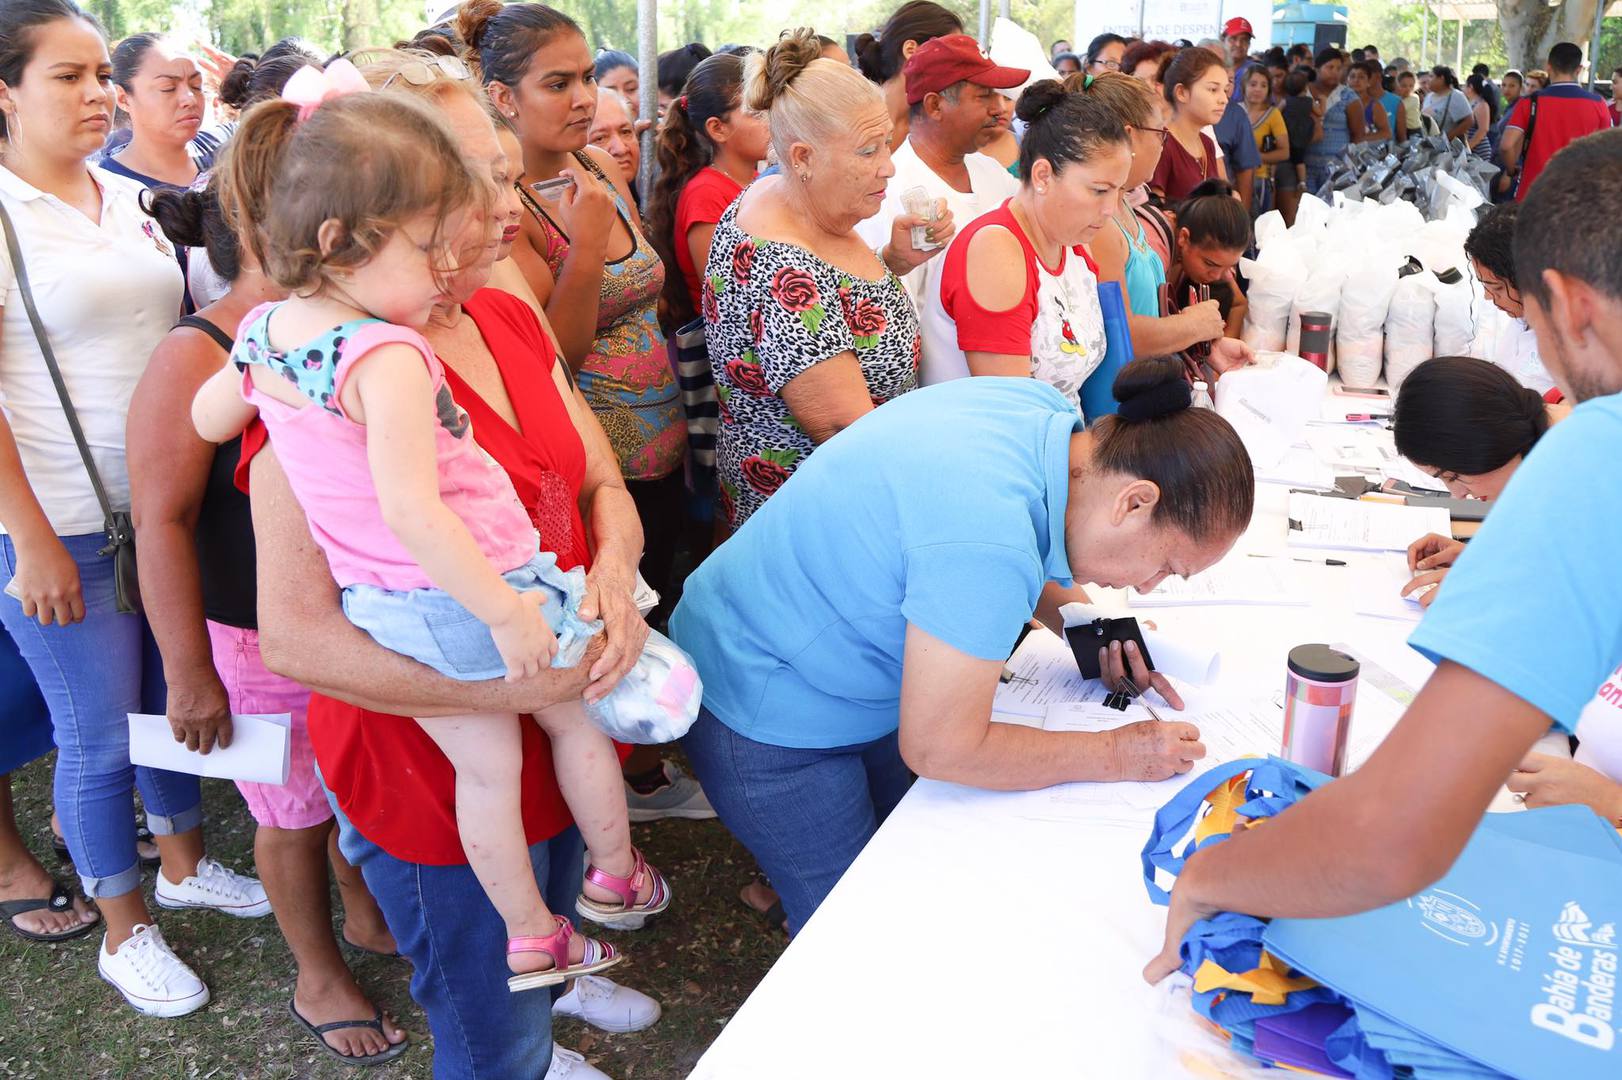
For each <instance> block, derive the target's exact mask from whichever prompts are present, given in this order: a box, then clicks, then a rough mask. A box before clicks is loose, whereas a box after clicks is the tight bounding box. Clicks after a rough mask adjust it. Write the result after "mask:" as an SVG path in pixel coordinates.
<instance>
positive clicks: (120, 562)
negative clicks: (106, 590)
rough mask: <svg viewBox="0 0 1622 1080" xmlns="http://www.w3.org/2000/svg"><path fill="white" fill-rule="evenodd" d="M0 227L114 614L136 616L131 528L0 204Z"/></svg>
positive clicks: (8, 217) (137, 592)
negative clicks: (101, 543) (110, 495)
mask: <svg viewBox="0 0 1622 1080" xmlns="http://www.w3.org/2000/svg"><path fill="white" fill-rule="evenodd" d="M0 225H3V226H4V227H5V231H6V253H7V254H8V255H10V256H11V269H12V272H13V273H15V274H16V275H17V288H18V290H19V291H21V292H22V294H23V307H24V308H26V309H27V311H28V321H29V323H30V324H32V326H33V327H34V338H35V340H36V341H38V342H39V352H40V355H41V356H43V357H44V358H45V366H46V368H48V369H49V370H50V372H51V381H52V382H53V383H55V384H56V396H57V397H59V398H61V399H62V411H63V412H64V413H66V414H67V418H68V430H69V431H71V432H73V441H74V442H75V443H76V444H78V447H79V456H80V457H81V458H83V459H84V467H85V471H86V472H88V473H89V474H90V486H91V487H92V488H93V489H95V492H96V501H97V502H98V503H100V504H101V514H102V518H103V521H104V524H103V528H104V529H105V530H106V533H107V546H106V547H104V548H102V549H101V551H100V552H99V553H98V554H101V555H111V556H112V557H113V586H114V590H115V592H116V594H117V603H118V610H119V612H120V613H121V614H125V615H136V614H140V611H141V588H140V584H139V583H138V582H137V581H136V579H135V526H134V524H133V523H132V522H131V521H130V516H129V514H128V513H126V512H124V511H122V510H117V511H115V510H114V509H113V504H112V503H111V502H110V501H108V499H107V489H106V488H105V487H103V486H102V483H101V474H100V473H99V472H97V471H96V462H95V459H94V458H92V457H91V456H90V446H89V444H88V443H86V442H85V437H84V429H83V428H82V427H80V426H79V414H78V413H77V412H75V411H74V409H73V401H72V399H71V398H69V397H68V386H67V383H65V382H63V381H62V369H61V368H59V367H58V366H57V364H56V353H54V352H52V351H51V339H50V338H49V337H47V336H46V335H45V323H44V322H43V321H41V319H40V317H39V309H38V308H36V307H35V306H34V290H33V289H31V288H30V287H29V285H28V268H27V266H25V265H24V263H23V253H22V248H20V247H19V246H18V245H17V231H16V229H15V228H14V227H13V226H12V224H11V215H10V214H8V213H7V212H6V208H5V205H4V204H0Z"/></svg>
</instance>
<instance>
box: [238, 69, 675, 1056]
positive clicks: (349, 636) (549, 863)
mask: <svg viewBox="0 0 1622 1080" xmlns="http://www.w3.org/2000/svg"><path fill="white" fill-rule="evenodd" d="M396 62H397V63H400V64H404V63H409V62H410V58H408V57H407V58H397V60H396ZM425 66H426V65H425ZM371 67H372V66H371V65H369V67H368V72H367V74H368V77H372V76H373V75H374V72H373V71H372V70H371ZM413 73H414V74H416V75H417V76H418V80H419V81H420V80H422V79H432V78H434V77H435V76H433V75H432V74H425V73H424V72H421V71H416V70H415V69H413ZM402 81H404V82H407V83H408V84H410V80H395V83H394V84H391V85H397V84H399V83H400V82H402ZM411 85H414V84H411ZM402 89H406V87H402ZM465 98H466V95H460V96H459V95H454V94H447V95H445V96H443V97H442V98H441V99H440V104H441V106H442V108H443V109H444V112H445V116H446V119H447V120H448V121H450V122H451V125H452V128H453V130H454V131H455V133H456V134H457V136H458V137H459V138H460V140H461V141H462V143H463V145H464V149H465V151H466V154H467V156H468V158H469V160H470V161H480V162H484V161H488V162H489V163H490V164H489V167H490V168H491V170H492V174H493V176H494V177H495V178H496V179H497V181H498V185H497V186H498V187H499V188H500V189H501V192H502V194H503V195H505V194H506V193H507V192H509V191H510V190H511V186H510V185H509V184H501V183H499V181H500V180H501V178H502V176H503V174H504V172H505V171H509V170H512V169H514V168H515V166H514V165H513V163H511V162H508V161H507V160H506V156H505V154H504V153H502V151H501V148H500V143H499V142H498V141H497V139H496V135H495V131H494V129H493V127H492V126H491V124H490V121H489V119H488V117H487V116H486V115H484V114H483V113H482V112H480V110H479V109H477V108H468V107H466V106H467V105H468V104H469V102H468V101H467V100H465ZM492 209H493V215H492V222H491V233H490V236H491V244H490V247H489V249H488V257H487V258H486V259H484V260H482V261H481V262H480V263H479V264H477V265H475V266H472V267H469V268H468V269H467V270H464V271H462V272H461V273H460V274H459V275H457V276H456V277H455V278H454V279H453V281H452V288H451V293H452V295H453V296H454V297H455V298H456V300H458V301H460V302H455V303H450V304H447V305H446V306H445V307H443V308H442V309H440V310H437V311H436V312H435V315H434V318H433V320H432V321H431V322H430V324H429V326H428V327H427V328H426V329H425V330H424V336H425V337H427V338H428V340H429V343H430V344H431V345H433V347H434V350H435V352H436V353H437V354H438V356H439V358H440V359H441V360H442V361H443V362H444V365H445V374H446V378H447V380H448V381H449V383H450V387H451V392H452V394H453V395H454V396H455V398H456V401H457V404H458V405H460V406H461V407H462V409H463V410H464V411H466V412H467V414H468V416H469V417H470V418H471V419H472V421H473V435H474V438H475V440H476V441H477V442H478V443H479V445H480V446H481V447H482V448H483V449H484V450H485V451H486V452H487V453H489V454H490V456H491V457H492V458H494V459H495V461H496V462H497V463H498V464H499V465H501V466H502V468H503V469H504V470H505V471H506V472H507V474H508V476H509V477H510V478H511V480H512V482H513V487H514V489H515V490H516V491H517V493H518V496H519V498H520V499H521V500H522V501H523V503H524V505H525V506H527V507H528V508H529V510H530V515H531V517H532V518H533V519H534V521H535V526H536V528H537V530H539V532H540V533H541V536H542V542H543V543H544V544H546V545H547V548H548V550H552V551H556V552H557V555H558V563H559V565H560V566H562V567H564V568H566V569H568V568H572V567H575V566H585V567H586V568H587V578H586V581H587V597H586V600H585V601H584V603H582V605H581V615H582V617H583V618H592V617H600V618H602V619H603V620H604V623H605V632H604V634H603V635H602V637H603V642H604V646H598V645H596V644H595V643H594V647H593V649H592V650H589V651H588V652H587V656H586V661H585V662H584V663H582V664H580V665H578V666H577V667H576V668H574V669H568V670H548V671H546V672H543V673H542V674H541V675H539V676H537V677H535V678H533V679H528V680H525V681H524V682H521V683H508V682H505V681H503V680H494V681H491V682H486V683H466V682H456V681H452V680H450V679H446V678H444V677H443V676H440V675H439V674H437V673H435V672H434V671H432V670H431V669H429V668H426V667H423V666H422V665H419V664H417V663H415V662H413V661H411V660H407V659H406V658H405V657H403V656H400V655H399V654H396V653H392V652H390V651H388V650H386V649H383V648H382V647H381V646H378V645H377V644H375V643H374V642H373V641H372V640H371V638H370V637H368V636H367V635H366V634H364V633H363V632H361V631H358V630H356V629H355V628H354V627H353V626H352V625H351V624H350V623H349V622H348V620H347V619H346V618H345V617H344V615H343V612H342V609H341V608H340V606H339V601H338V589H337V586H336V585H335V584H334V582H333V581H332V578H331V576H330V574H329V573H328V572H327V568H326V561H325V559H324V558H323V557H322V556H321V554H320V551H319V549H318V548H316V547H315V546H314V541H313V540H312V538H311V536H310V533H309V526H308V523H307V521H306V519H305V517H304V513H303V511H302V510H301V509H300V508H299V505H298V502H297V500H296V499H295V498H294V497H293V494H292V491H291V489H290V488H289V487H288V485H287V480H286V477H285V476H284V475H283V473H282V471H281V467H280V465H279V464H278V463H277V462H276V460H275V455H274V453H273V452H272V451H270V450H268V449H262V448H263V447H264V437H263V431H262V429H256V430H255V431H250V432H249V433H248V435H245V436H244V439H243V449H242V460H243V462H244V466H243V468H244V470H246V471H248V472H249V475H250V476H251V480H252V485H251V491H252V499H253V507H254V532H255V537H256V540H257V542H258V555H259V561H260V565H263V566H275V567H277V568H278V570H277V573H276V574H274V575H265V576H264V578H263V580H262V582H261V585H262V587H261V591H260V595H259V626H260V634H261V636H260V644H261V649H262V652H263V655H264V658H265V662H266V665H267V666H268V667H270V668H271V669H272V670H274V671H276V672H278V673H279V674H282V675H285V676H287V677H289V678H292V679H296V680H297V681H298V682H300V683H302V684H304V685H305V686H308V687H311V688H313V689H315V690H316V691H317V693H315V694H314V696H313V697H312V698H311V699H310V707H309V730H310V741H311V743H312V744H313V746H314V748H315V755H316V761H317V764H318V766H319V767H320V770H321V777H322V780H323V782H324V783H325V785H326V787H327V789H328V791H329V792H330V793H331V796H332V800H333V803H334V805H335V807H336V809H337V810H338V818H339V828H340V841H339V843H340V847H341V849H342V851H343V852H344V854H345V856H346V857H347V858H348V859H349V860H350V862H352V863H354V864H355V865H356V866H358V867H360V869H361V872H362V874H364V876H365V878H366V883H367V885H368V887H369V888H370V889H371V891H372V894H373V895H374V896H375V897H376V899H377V901H378V904H379V906H381V907H382V909H383V912H384V915H385V917H386V919H387V921H388V925H389V928H390V929H391V930H393V931H394V934H395V939H396V941H397V942H398V944H399V948H400V952H401V953H402V954H403V955H404V956H406V957H408V958H409V959H410V960H411V962H412V964H413V966H414V968H415V974H414V977H413V979H412V995H413V997H414V998H415V999H416V1001H417V1002H418V1003H419V1004H420V1005H421V1006H422V1007H423V1009H424V1011H425V1012H426V1013H427V1015H428V1023H429V1026H430V1028H431V1029H432V1032H433V1036H434V1056H435V1061H434V1073H435V1075H436V1076H437V1077H486V1076H488V1077H501V1078H506V1077H516V1076H541V1075H545V1073H546V1069H547V1064H546V1063H547V1061H548V1056H549V1055H551V1054H553V1053H554V1051H555V1052H556V1054H557V1055H558V1060H561V1061H568V1062H571V1063H574V1062H578V1060H579V1059H578V1057H577V1056H575V1055H573V1054H571V1053H570V1052H569V1051H563V1050H557V1049H556V1048H555V1047H554V1046H553V1044H552V1041H551V1015H552V1011H553V1005H552V1003H551V1002H550V1001H549V1000H548V999H547V998H546V997H545V996H543V995H540V994H511V993H508V992H507V990H506V985H505V983H506V980H505V977H504V976H503V975H502V974H501V970H500V968H499V966H498V967H495V968H492V967H491V966H490V965H488V964H481V963H476V962H475V961H474V960H473V959H472V958H474V957H481V956H488V955H489V951H490V950H491V949H492V948H497V947H499V945H500V941H501V935H502V934H503V933H504V931H503V930H502V923H501V920H500V918H499V917H498V916H497V914H496V912H495V909H494V908H493V907H492V906H490V904H489V903H488V902H487V901H485V900H483V896H484V893H483V890H482V888H481V887H480V885H479V883H478V881H477V879H476V878H475V877H474V875H473V872H472V870H471V869H470V868H469V867H468V866H467V860H466V856H465V855H464V854H463V851H462V845H461V839H460V837H459V835H458V833H457V829H456V816H455V773H454V771H453V770H452V768H451V765H450V762H449V761H448V760H447V759H446V758H445V756H444V755H443V754H442V753H441V752H440V751H439V749H438V748H437V747H436V746H435V745H434V744H433V742H432V740H430V739H429V738H427V736H425V735H424V734H423V732H422V730H421V728H420V727H419V726H418V725H416V724H415V723H413V722H412V721H411V720H410V719H407V718H408V717H412V716H433V715H450V714H456V713H465V712H468V711H470V710H471V711H480V712H511V713H520V714H521V713H527V712H533V711H535V710H537V709H541V708H545V707H547V706H549V705H552V704H556V703H559V702H562V701H566V700H569V699H571V698H576V697H578V696H579V695H580V694H581V693H582V692H584V693H585V694H586V695H587V696H588V697H590V698H591V699H594V700H595V699H597V698H599V697H601V696H602V695H604V694H606V693H607V692H608V691H609V690H610V689H612V687H613V686H614V684H615V683H617V682H618V681H619V679H620V678H621V677H622V676H623V675H624V674H625V672H626V671H628V670H629V669H630V667H631V666H632V665H633V664H634V663H635V661H636V658H637V656H638V655H639V654H640V653H641V650H642V643H643V642H644V641H645V640H646V637H647V626H646V624H645V623H644V622H643V621H642V619H641V616H640V615H639V614H638V613H637V610H636V606H635V604H634V602H633V601H632V591H633V588H634V585H635V581H636V567H637V562H638V560H639V559H640V557H641V554H642V531H641V526H640V524H639V522H638V519H637V514H636V507H635V505H634V504H633V503H632V501H631V498H630V495H629V494H628V493H627V492H626V489H625V485H624V481H623V479H622V478H621V476H620V473H619V469H618V466H617V464H616V458H615V455H614V452H613V449H612V448H611V447H610V445H609V443H608V439H607V437H606V436H605V435H604V434H603V431H602V428H601V427H600V426H599V424H598V423H597V421H596V419H595V417H594V416H593V414H592V413H591V411H590V409H589V408H588V407H587V406H586V405H585V403H584V401H583V400H582V399H581V397H580V394H579V392H578V391H577V390H576V389H575V388H574V386H573V384H572V381H571V380H570V379H569V377H568V371H567V369H566V367H565V366H564V365H563V364H562V363H560V362H559V361H558V356H557V351H556V348H555V346H554V344H553V341H552V339H551V337H550V336H549V333H548V331H547V329H546V328H545V327H544V326H543V324H542V323H541V322H540V321H539V319H537V317H536V315H535V313H534V311H533V309H531V308H530V306H529V305H528V304H526V303H524V302H523V301H521V300H519V299H517V298H515V297H513V296H511V295H510V294H507V293H504V292H501V291H498V290H495V289H488V288H484V287H483V286H484V284H485V282H487V281H488V280H489V278H490V275H491V271H492V268H493V266H494V263H495V260H496V258H497V257H498V256H501V255H504V254H505V249H506V248H507V247H508V246H510V244H509V243H501V242H500V237H501V235H502V226H504V225H506V224H507V222H508V221H509V220H511V215H510V210H511V207H509V206H505V205H497V206H495V207H493V208H492ZM255 435H257V438H252V437H251V436H255ZM238 475H239V481H240V480H241V479H242V473H241V472H239V474H238ZM521 729H522V732H523V735H522V738H523V745H522V763H521V770H522V775H521V790H522V792H523V803H522V816H523V822H524V834H525V839H526V841H527V842H528V843H529V844H530V854H531V861H532V864H533V865H534V868H535V873H536V877H537V880H538V881H539V882H540V883H541V885H542V892H543V895H544V896H545V897H546V900H547V903H548V904H549V905H552V906H554V907H555V908H556V909H557V910H560V911H563V910H568V909H569V907H570V906H572V904H573V901H574V897H575V895H576V893H577V892H578V882H579V876H580V860H581V852H582V850H583V849H582V844H581V840H580V836H579V833H578V832H577V831H576V830H575V829H574V828H573V827H572V825H571V822H570V818H569V812H568V808H567V806H566V805H565V803H564V801H563V797H562V795H561V794H560V793H559V791H558V785H557V780H556V777H555V775H554V773H553V769H552V759H551V752H550V749H549V747H548V745H547V742H546V738H545V736H544V734H542V732H541V731H540V730H539V728H538V727H537V726H536V725H534V724H524V725H521ZM571 881H572V882H573V884H572V885H571V884H569V883H570V882H571ZM604 982H605V983H606V980H604ZM606 985H607V986H608V987H611V988H612V990H613V994H614V998H613V1000H612V1001H611V1002H610V1006H611V1008H613V1009H614V1010H617V1011H618V1012H620V1013H621V1014H624V1016H630V1017H632V1018H633V1020H634V1022H639V1023H640V1024H642V1025H643V1026H645V1025H646V1024H647V1023H651V1022H652V1020H653V1019H656V1018H657V1016H658V1007H657V1006H656V1005H655V1004H654V1003H653V1002H652V1001H651V1000H650V999H648V998H646V997H645V996H644V995H640V994H636V993H635V992H634V991H630V990H627V989H625V988H623V987H613V985H612V984H611V983H610V984H606ZM556 1008H557V1010H558V1011H559V1012H563V1013H568V1014H571V1015H582V1014H585V1018H586V1019H587V1020H588V1021H589V1020H590V1019H592V1006H591V1005H589V1004H586V1003H585V1000H584V997H583V996H582V995H580V994H579V993H578V991H571V992H570V993H568V994H565V995H564V997H563V998H562V999H560V1001H559V1002H558V1003H557V1005H556ZM624 1016H622V1021H623V1018H624ZM637 1017H640V1018H641V1019H640V1020H636V1019H635V1018H637ZM588 1069H589V1066H584V1065H583V1064H574V1073H573V1075H574V1076H576V1077H581V1078H583V1080H584V1078H586V1077H590V1076H592V1075H594V1074H595V1070H592V1071H589V1072H588V1071H586V1070H588ZM595 1075H600V1074H595Z"/></svg>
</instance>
